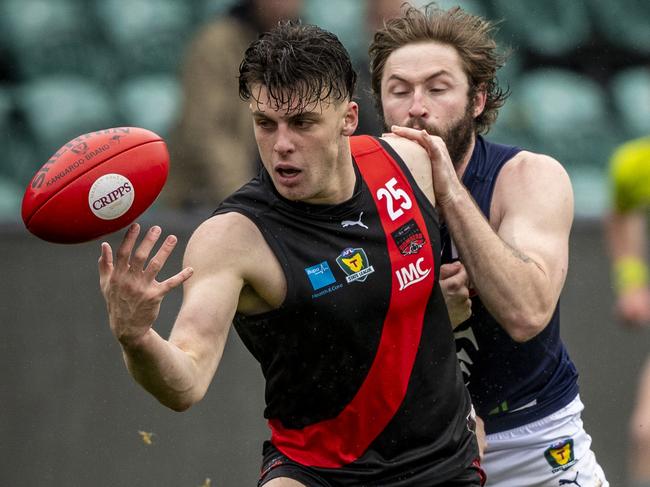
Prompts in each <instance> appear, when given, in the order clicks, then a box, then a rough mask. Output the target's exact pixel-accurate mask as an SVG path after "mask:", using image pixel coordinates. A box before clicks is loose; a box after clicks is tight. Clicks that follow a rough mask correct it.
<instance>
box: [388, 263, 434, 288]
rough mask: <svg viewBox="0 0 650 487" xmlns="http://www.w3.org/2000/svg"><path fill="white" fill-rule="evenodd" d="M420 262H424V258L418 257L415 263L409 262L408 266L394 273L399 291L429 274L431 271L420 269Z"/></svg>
mask: <svg viewBox="0 0 650 487" xmlns="http://www.w3.org/2000/svg"><path fill="white" fill-rule="evenodd" d="M422 262H424V258H423V257H420V258H419V259H418V260H417V261H416V262H415V263H413V262H411V263H410V264H409V265H408V266H406V267H401V268H400V269H397V270H396V271H395V275H396V276H397V281H398V282H399V290H400V291H402V290H404V289H406V288H407V287H409V286H411V285H413V284H415V283H416V282H420V281H422V280H424V279H425V278H426V277H427V276H428V275H429V274H430V273H431V269H423V268H422Z"/></svg>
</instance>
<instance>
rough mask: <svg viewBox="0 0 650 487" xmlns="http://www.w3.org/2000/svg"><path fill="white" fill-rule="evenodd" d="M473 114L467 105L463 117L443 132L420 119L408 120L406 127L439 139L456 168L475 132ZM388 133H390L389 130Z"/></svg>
mask: <svg viewBox="0 0 650 487" xmlns="http://www.w3.org/2000/svg"><path fill="white" fill-rule="evenodd" d="M473 112H474V107H473V106H472V104H471V103H468V104H467V108H466V109H465V114H464V115H463V117H462V118H461V119H460V120H459V121H458V122H456V123H455V124H454V125H452V126H451V127H448V128H446V129H443V130H438V129H437V128H436V127H434V126H433V125H430V124H427V123H426V121H424V120H423V119H422V118H421V117H414V118H409V119H408V121H407V122H406V126H407V127H410V128H414V129H418V130H422V129H424V130H426V131H427V132H428V133H429V134H430V135H436V136H438V137H440V138H441V139H442V140H443V141H444V142H445V145H446V146H447V152H449V157H450V158H451V162H452V163H453V164H454V167H458V166H459V165H460V164H462V162H463V159H464V157H465V155H466V154H467V150H468V149H469V146H470V145H471V143H472V140H473V136H474V133H475V131H476V123H475V121H474V113H473ZM388 131H389V132H390V129H388Z"/></svg>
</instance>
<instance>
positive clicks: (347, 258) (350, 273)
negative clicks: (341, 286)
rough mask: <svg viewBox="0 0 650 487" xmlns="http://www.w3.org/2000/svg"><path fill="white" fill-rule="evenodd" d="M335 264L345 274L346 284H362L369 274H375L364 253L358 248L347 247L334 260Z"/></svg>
mask: <svg viewBox="0 0 650 487" xmlns="http://www.w3.org/2000/svg"><path fill="white" fill-rule="evenodd" d="M336 263H337V264H338V265H339V267H340V268H341V269H343V272H345V274H346V277H345V280H346V281H347V283H348V284H349V283H351V282H354V281H359V282H363V281H365V280H366V279H367V278H368V275H369V274H372V273H373V272H375V269H374V268H373V267H372V266H371V265H370V262H368V256H367V255H366V251H365V250H363V249H362V248H360V247H359V248H351V247H348V248H347V249H345V250H344V251H343V252H341V255H339V256H338V257H337V258H336Z"/></svg>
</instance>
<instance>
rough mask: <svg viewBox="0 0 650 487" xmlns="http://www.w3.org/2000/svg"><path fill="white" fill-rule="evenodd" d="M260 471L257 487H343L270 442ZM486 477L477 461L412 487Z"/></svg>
mask: <svg viewBox="0 0 650 487" xmlns="http://www.w3.org/2000/svg"><path fill="white" fill-rule="evenodd" d="M263 456H264V459H263V462H262V471H261V474H260V480H259V482H258V483H257V486H258V487H261V486H263V485H264V484H266V483H267V482H269V481H270V480H272V479H275V478H278V477H286V478H290V479H292V480H296V481H298V482H301V483H303V484H305V485H306V486H307V487H339V486H340V487H345V486H344V484H342V483H341V482H336V483H332V482H329V481H328V480H327V479H325V478H323V476H322V475H321V474H319V473H318V472H316V470H314V469H313V468H310V467H306V466H304V465H301V464H299V463H296V462H294V461H293V460H291V459H290V458H288V457H286V456H285V455H283V454H282V453H281V452H280V451H279V450H278V449H277V448H275V447H274V446H273V445H272V444H271V442H269V441H266V442H264V452H263ZM485 481H486V476H485V472H484V471H483V469H482V468H481V464H480V462H479V460H478V459H476V460H474V461H473V462H472V463H471V464H470V465H468V466H467V468H466V469H465V470H463V471H462V472H461V473H460V474H458V475H457V476H456V477H455V478H453V479H447V480H445V481H444V482H443V483H442V484H437V483H436V484H432V485H430V486H424V485H421V484H418V485H413V486H412V487H443V485H444V487H481V486H483V485H485ZM347 485H349V486H352V485H354V486H355V487H361V486H362V485H363V484H360V483H359V482H355V483H350V484H347ZM365 485H366V487H371V485H372V486H374V487H379V485H380V484H365ZM400 485H404V486H406V485H407V484H406V483H403V482H401V483H400Z"/></svg>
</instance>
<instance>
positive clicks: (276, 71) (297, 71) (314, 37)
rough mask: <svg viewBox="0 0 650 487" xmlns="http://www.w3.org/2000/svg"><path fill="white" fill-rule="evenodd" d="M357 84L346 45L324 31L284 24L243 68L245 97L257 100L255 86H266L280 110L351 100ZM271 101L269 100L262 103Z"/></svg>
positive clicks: (257, 44) (256, 46)
mask: <svg viewBox="0 0 650 487" xmlns="http://www.w3.org/2000/svg"><path fill="white" fill-rule="evenodd" d="M356 81H357V74H356V72H355V71H354V68H353V67H352V62H351V61H350V55H349V54H348V52H347V51H346V49H345V47H344V46H343V44H341V41H339V39H338V38H337V37H336V36H335V35H334V34H332V33H331V32H328V31H326V30H324V29H321V28H320V27H317V26H315V25H310V24H303V23H301V22H300V21H296V20H292V21H281V22H279V23H278V25H277V26H276V27H275V28H273V29H272V30H270V31H268V32H265V33H263V34H261V35H260V37H259V38H258V39H257V40H256V41H254V42H253V43H251V45H250V46H249V47H248V49H247V50H246V53H245V54H244V60H243V61H242V63H241V65H240V66H239V96H240V97H241V98H242V99H243V100H250V99H253V100H254V101H256V102H258V103H259V102H260V100H259V99H258V98H257V97H258V96H259V92H257V93H253V91H252V90H253V85H255V84H260V85H264V86H265V87H266V90H267V92H268V95H269V100H268V102H269V103H271V105H272V106H273V107H274V108H275V109H280V108H286V109H287V110H288V111H289V112H298V113H300V112H302V111H304V110H305V109H307V108H308V107H310V106H313V105H317V104H319V103H322V102H341V101H344V100H348V101H349V100H351V99H352V95H353V93H354V88H355V85H356ZM262 101H264V102H267V100H262Z"/></svg>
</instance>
